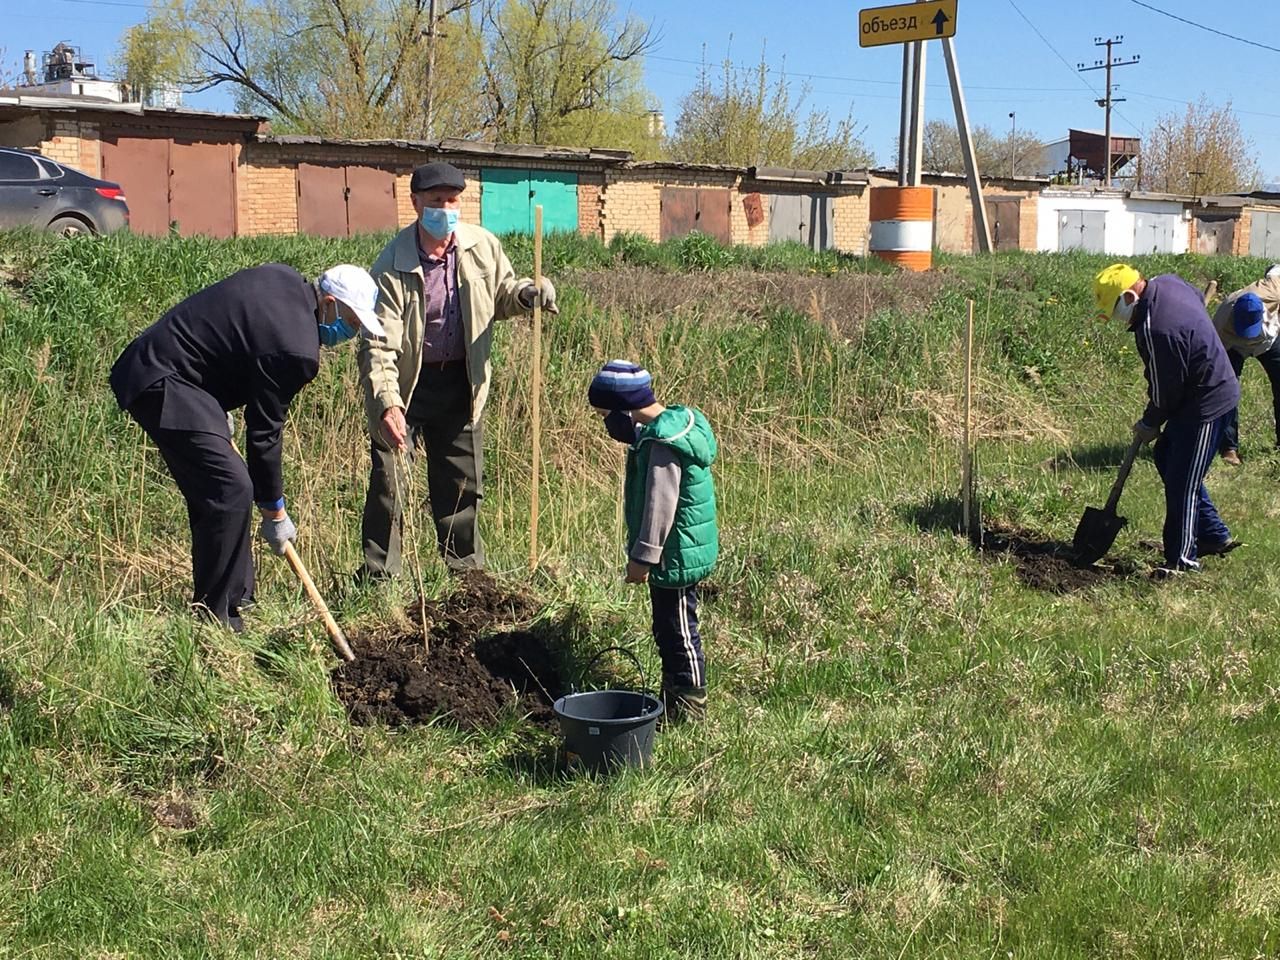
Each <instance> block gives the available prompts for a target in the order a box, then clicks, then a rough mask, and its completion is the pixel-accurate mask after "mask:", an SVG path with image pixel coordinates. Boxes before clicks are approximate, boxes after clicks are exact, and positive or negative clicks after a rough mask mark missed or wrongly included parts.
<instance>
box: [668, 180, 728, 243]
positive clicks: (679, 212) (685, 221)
mask: <svg viewBox="0 0 1280 960" xmlns="http://www.w3.org/2000/svg"><path fill="white" fill-rule="evenodd" d="M661 201H662V213H661V221H660V226H661V233H660V236H661V238H662V239H663V240H670V239H671V238H672V237H683V236H684V235H685V234H686V233H692V232H693V231H694V230H698V231H701V232H702V233H705V234H707V235H708V236H712V237H715V238H716V239H717V240H719V241H720V242H721V243H724V244H728V243H729V242H730V240H731V234H730V232H729V203H730V198H729V191H728V190H715V189H708V188H705V187H663V188H662V195H661Z"/></svg>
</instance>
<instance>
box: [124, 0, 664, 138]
mask: <svg viewBox="0 0 1280 960" xmlns="http://www.w3.org/2000/svg"><path fill="white" fill-rule="evenodd" d="M428 19H429V3H428V0H159V3H158V5H157V6H156V7H154V8H153V10H152V12H151V15H150V16H149V17H148V19H147V21H146V22H145V23H144V24H142V25H140V26H139V27H136V28H134V29H133V30H131V31H130V32H129V33H128V34H127V36H126V39H125V44H124V49H123V51H122V54H121V58H120V59H121V62H122V63H123V64H124V65H125V71H124V72H125V75H126V76H127V77H130V78H131V82H134V83H136V84H139V85H143V86H145V85H147V84H150V83H154V82H156V81H157V80H159V79H161V78H168V79H176V80H177V81H179V82H180V83H182V84H183V85H184V86H186V87H187V88H188V89H192V90H197V91H199V90H207V89H209V88H211V87H216V86H219V85H223V84H226V85H229V86H231V87H232V89H233V91H234V99H235V103H236V106H237V108H238V109H241V110H244V111H252V112H265V113H266V114H267V115H268V116H269V117H270V118H271V119H272V121H273V122H274V123H275V124H276V126H277V127H278V128H279V129H281V130H286V131H296V132H302V133H314V134H320V135H325V136H332V137H355V138H367V137H422V136H425V135H426V133H427V129H426V126H427V125H426V109H425V101H426V94H427V83H428V81H427V55H428V46H427V44H428V40H427V36H426V35H427V33H428V32H429V31H428V27H429V24H428ZM435 34H436V41H435V57H434V62H433V64H432V70H431V80H430V84H431V87H432V88H433V90H434V94H433V96H432V114H433V116H432V136H435V137H441V136H457V137H473V138H474V137H481V138H488V139H499V140H504V141H508V142H511V141H516V140H525V141H530V140H531V141H533V142H539V143H549V144H553V143H568V142H582V139H581V138H584V137H589V138H594V137H597V136H598V137H601V138H610V137H613V138H621V139H624V140H625V139H626V138H627V137H628V136H633V135H634V134H636V133H637V132H638V131H643V130H644V129H645V127H646V124H647V115H646V109H645V108H646V107H647V96H646V95H645V93H644V89H643V87H642V86H641V83H640V74H639V67H640V64H639V58H640V57H641V56H642V55H643V53H644V52H645V51H646V50H648V49H649V48H650V47H651V46H652V45H653V42H654V37H653V35H652V33H651V32H650V30H649V28H648V27H647V26H645V25H644V24H643V23H642V22H640V21H638V20H635V19H632V18H628V19H627V20H625V21H623V22H622V23H618V22H617V17H616V15H615V10H614V6H613V2H612V0H439V2H438V7H437V22H436V24H435ZM623 145H624V146H626V145H628V144H626V143H624V144H623Z"/></svg>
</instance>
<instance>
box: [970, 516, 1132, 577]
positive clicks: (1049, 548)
mask: <svg viewBox="0 0 1280 960" xmlns="http://www.w3.org/2000/svg"><path fill="white" fill-rule="evenodd" d="M982 552H983V553H984V554H985V555H987V556H990V557H993V558H998V557H1009V558H1010V559H1011V560H1012V561H1013V564H1014V567H1015V569H1016V570H1017V572H1018V579H1020V580H1021V581H1022V582H1023V583H1025V584H1026V585H1027V586H1029V587H1034V588H1035V589H1037V590H1046V591H1048V592H1049V593H1071V592H1073V591H1076V590H1084V589H1087V588H1089V587H1096V586H1098V585H1099V584H1102V583H1107V582H1109V581H1112V580H1127V579H1132V578H1133V577H1135V576H1137V574H1138V568H1137V566H1136V565H1134V564H1132V563H1125V562H1119V563H1112V564H1107V563H1099V564H1094V565H1093V566H1081V565H1080V563H1079V561H1078V560H1077V558H1076V554H1075V550H1074V548H1073V547H1072V546H1071V544H1069V543H1063V542H1061V541H1058V540H1045V539H1044V538H1043V537H1039V536H1037V535H1036V534H1034V533H1032V532H1030V531H1028V530H1019V529H1015V528H1013V527H1004V526H992V527H986V528H984V530H983V532H982Z"/></svg>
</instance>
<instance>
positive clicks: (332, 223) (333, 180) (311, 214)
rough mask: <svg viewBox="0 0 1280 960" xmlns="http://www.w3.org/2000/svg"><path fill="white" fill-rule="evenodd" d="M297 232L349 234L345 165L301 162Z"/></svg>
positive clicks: (325, 235)
mask: <svg viewBox="0 0 1280 960" xmlns="http://www.w3.org/2000/svg"><path fill="white" fill-rule="evenodd" d="M298 232H299V233H311V234H315V235H316V236H318V237H345V236H346V235H347V176H346V172H345V171H344V170H343V168H342V167H321V166H318V165H316V164H314V163H300V164H298Z"/></svg>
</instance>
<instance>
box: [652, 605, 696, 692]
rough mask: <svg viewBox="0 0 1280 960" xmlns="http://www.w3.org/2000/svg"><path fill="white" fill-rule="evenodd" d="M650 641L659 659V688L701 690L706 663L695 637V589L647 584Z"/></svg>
mask: <svg viewBox="0 0 1280 960" xmlns="http://www.w3.org/2000/svg"><path fill="white" fill-rule="evenodd" d="M649 598H650V602H651V603H652V606H653V640H654V642H655V643H656V644H657V645H658V654H659V655H660V656H661V658H662V677H663V685H664V686H666V687H672V688H680V687H705V686H706V685H707V679H706V664H705V661H704V659H703V655H702V637H701V636H700V635H699V634H698V588H697V587H696V586H692V587H656V586H654V585H653V584H650V585H649Z"/></svg>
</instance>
